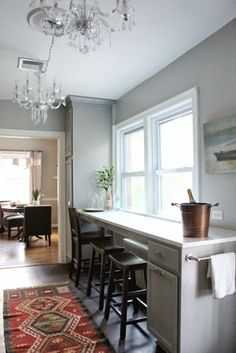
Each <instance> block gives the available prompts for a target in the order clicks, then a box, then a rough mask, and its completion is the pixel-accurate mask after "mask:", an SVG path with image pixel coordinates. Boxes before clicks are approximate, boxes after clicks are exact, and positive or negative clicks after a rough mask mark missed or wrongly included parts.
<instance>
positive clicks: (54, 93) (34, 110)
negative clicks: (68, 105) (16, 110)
mask: <svg viewBox="0 0 236 353" xmlns="http://www.w3.org/2000/svg"><path fill="white" fill-rule="evenodd" d="M14 102H17V103H18V104H19V106H20V107H24V108H25V109H31V119H32V121H33V122H34V123H35V125H37V124H39V123H40V122H41V121H43V123H44V124H45V122H46V120H47V117H48V109H49V108H50V109H58V108H60V106H61V105H64V106H65V97H63V96H61V89H60V88H57V87H56V82H55V81H54V82H53V86H52V89H51V90H48V89H47V88H46V76H45V74H42V73H41V72H40V71H38V72H35V73H34V80H33V84H32V86H31V85H30V82H29V79H28V78H27V80H26V83H25V85H24V86H23V88H22V90H21V92H19V87H18V83H16V84H15V92H14Z"/></svg>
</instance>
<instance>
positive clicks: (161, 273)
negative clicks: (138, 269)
mask: <svg viewBox="0 0 236 353" xmlns="http://www.w3.org/2000/svg"><path fill="white" fill-rule="evenodd" d="M154 272H157V273H158V274H159V275H160V276H163V277H164V276H165V271H161V270H157V269H155V270H154Z"/></svg>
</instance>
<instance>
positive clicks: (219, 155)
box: [203, 115, 236, 174]
mask: <svg viewBox="0 0 236 353" xmlns="http://www.w3.org/2000/svg"><path fill="white" fill-rule="evenodd" d="M203 130H204V146H205V163H206V173H208V174H217V173H218V174H219V173H232V172H236V115H235V116H230V117H226V118H223V119H220V120H217V121H213V122H209V123H206V124H204V127H203Z"/></svg>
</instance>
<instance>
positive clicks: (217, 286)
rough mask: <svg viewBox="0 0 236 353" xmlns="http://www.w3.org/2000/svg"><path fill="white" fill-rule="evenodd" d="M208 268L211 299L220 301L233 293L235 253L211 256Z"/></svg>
mask: <svg viewBox="0 0 236 353" xmlns="http://www.w3.org/2000/svg"><path fill="white" fill-rule="evenodd" d="M209 266H210V267H211V268H210V271H208V274H209V272H210V273H211V279H212V291H213V297H214V298H217V299H220V298H223V297H225V296H226V295H229V294H233V293H234V292H235V253H225V254H218V255H212V256H211V261H209Z"/></svg>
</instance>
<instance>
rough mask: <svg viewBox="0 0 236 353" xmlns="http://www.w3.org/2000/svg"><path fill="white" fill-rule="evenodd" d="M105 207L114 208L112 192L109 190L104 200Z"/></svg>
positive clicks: (107, 208) (106, 208)
mask: <svg viewBox="0 0 236 353" xmlns="http://www.w3.org/2000/svg"><path fill="white" fill-rule="evenodd" d="M104 209H105V210H112V194H111V192H110V191H109V190H107V192H106V195H105V200H104Z"/></svg>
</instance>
